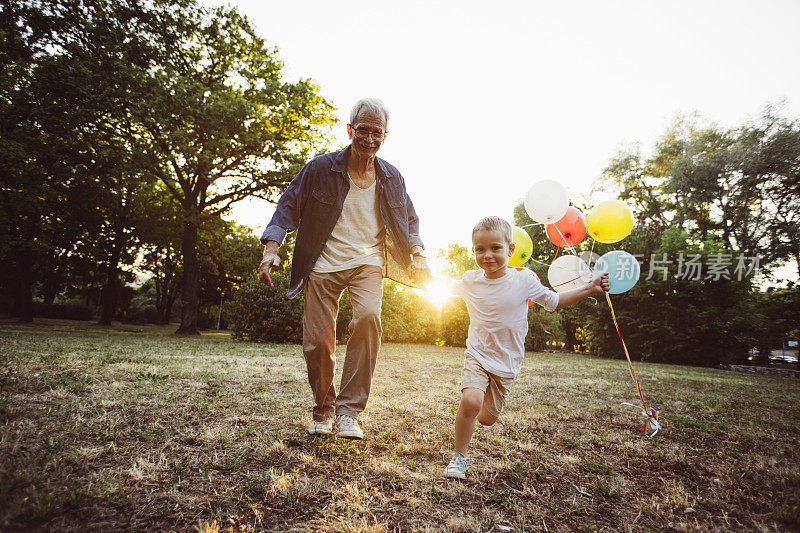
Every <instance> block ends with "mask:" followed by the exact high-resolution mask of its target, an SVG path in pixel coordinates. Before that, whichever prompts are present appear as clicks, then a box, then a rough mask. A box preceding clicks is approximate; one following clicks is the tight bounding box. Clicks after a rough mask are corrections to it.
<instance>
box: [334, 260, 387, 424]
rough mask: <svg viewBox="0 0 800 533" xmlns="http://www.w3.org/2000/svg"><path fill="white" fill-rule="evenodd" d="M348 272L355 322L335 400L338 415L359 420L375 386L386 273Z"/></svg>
mask: <svg viewBox="0 0 800 533" xmlns="http://www.w3.org/2000/svg"><path fill="white" fill-rule="evenodd" d="M353 270H355V272H352V271H348V273H349V275H350V279H348V281H347V291H348V292H349V293H350V301H351V302H352V303H353V320H352V321H351V322H350V324H349V326H348V327H349V330H350V340H349V341H348V342H347V352H346V354H345V359H344V366H343V367H342V386H341V387H340V389H341V390H340V391H339V396H338V397H337V398H336V415H337V417H338V416H339V415H346V416H351V417H353V418H357V417H358V414H359V413H360V412H361V411H363V410H364V408H365V407H366V405H367V400H368V399H369V391H370V388H371V386H372V374H373V373H374V372H375V364H376V362H377V360H378V350H379V349H380V347H381V297H382V296H383V285H382V281H383V274H382V272H381V269H380V268H379V267H377V266H372V265H367V266H363V267H358V268H356V269H353Z"/></svg>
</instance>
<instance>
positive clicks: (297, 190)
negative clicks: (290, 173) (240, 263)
mask: <svg viewBox="0 0 800 533" xmlns="http://www.w3.org/2000/svg"><path fill="white" fill-rule="evenodd" d="M309 166H310V163H309V164H307V165H306V166H305V167H303V170H301V171H300V173H299V174H297V176H295V177H294V179H293V180H292V182H291V183H290V184H289V186H288V187H287V188H286V190H285V191H284V192H283V194H282V195H281V197H280V199H279V200H278V205H277V206H275V213H274V214H273V215H272V219H271V220H270V221H269V224H267V227H266V229H265V230H264V233H263V235H261V242H262V243H263V244H264V255H263V257H262V259H261V263H260V264H259V265H258V269H257V272H258V279H259V280H260V281H261V283H263V284H265V285H267V286H268V287H274V285H273V284H272V278H270V276H269V271H270V269H271V268H272V269H275V268H278V266H279V265H280V259H279V258H278V248H279V247H280V245H281V243H282V242H283V239H284V238H285V237H286V233H287V231H292V230H295V229H297V227H298V226H299V225H300V214H301V213H302V210H303V206H304V205H305V201H306V197H307V192H308V182H309V180H310V178H309V175H310V169H309Z"/></svg>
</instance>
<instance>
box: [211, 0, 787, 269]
mask: <svg viewBox="0 0 800 533" xmlns="http://www.w3.org/2000/svg"><path fill="white" fill-rule="evenodd" d="M207 3H210V2H207ZM232 4H233V5H235V6H237V7H238V8H239V10H240V11H241V12H242V13H244V14H246V15H247V16H248V17H249V18H250V19H251V21H253V23H254V24H255V26H256V28H257V29H258V31H259V33H260V34H261V35H262V36H263V37H265V38H266V39H267V40H268V42H269V43H270V45H272V46H276V47H278V49H279V56H280V57H281V58H282V59H283V60H284V62H285V65H286V74H287V78H288V79H290V80H295V79H297V78H300V77H304V78H305V77H309V78H312V79H313V80H314V81H316V82H317V83H318V84H319V85H320V88H321V93H322V95H323V96H324V97H326V98H327V99H329V100H330V101H332V102H333V103H334V104H335V106H336V107H337V109H338V110H337V116H338V117H339V119H340V121H341V125H340V126H339V128H338V130H339V131H338V135H337V138H336V141H335V142H334V146H339V145H344V144H347V143H348V140H347V136H346V129H345V124H346V123H347V121H348V116H349V111H350V108H351V106H352V105H353V103H355V101H356V100H358V99H359V98H362V97H368V96H370V97H377V98H381V99H382V100H383V101H384V102H385V103H386V105H387V106H388V107H389V108H390V111H391V112H392V117H391V122H390V124H389V128H388V129H389V136H388V137H387V140H386V143H385V144H384V146H383V148H382V149H381V152H380V153H379V156H380V157H382V158H384V159H386V160H387V161H389V162H391V163H392V164H394V165H395V166H397V167H398V168H399V169H400V171H401V172H402V173H403V175H404V176H405V178H406V182H407V184H408V190H409V194H410V195H411V198H412V199H413V201H414V204H415V206H416V209H417V213H418V214H419V216H420V219H421V235H422V238H423V240H424V241H425V243H426V246H427V248H428V249H429V250H430V249H434V248H439V247H444V246H446V245H447V244H448V243H451V242H461V243H465V244H466V243H468V242H469V235H470V231H471V229H472V226H473V224H474V222H475V221H476V220H477V219H478V218H481V217H483V216H486V215H491V214H496V215H500V216H503V217H506V218H507V219H511V218H512V210H513V207H514V205H515V204H517V203H518V202H519V201H521V199H522V198H523V197H524V195H525V193H526V192H527V190H528V189H529V188H530V186H531V184H533V183H534V182H536V181H538V180H541V179H546V178H548V179H554V180H557V181H559V182H560V183H562V184H563V185H564V186H565V187H566V188H567V190H568V191H569V192H570V194H571V195H572V196H573V198H575V197H577V196H578V195H588V193H589V191H590V188H591V184H592V181H593V180H594V179H595V178H597V177H598V176H599V175H600V173H601V172H602V170H603V168H604V167H605V166H606V164H607V163H608V161H609V159H610V158H611V157H613V156H614V155H615V153H616V152H617V150H618V149H619V148H620V147H622V146H624V145H625V144H626V143H632V142H639V143H641V145H642V147H643V149H644V150H649V149H650V148H651V147H652V145H653V143H654V141H655V139H656V138H657V137H659V136H660V135H661V134H663V133H664V131H665V129H666V128H667V126H668V125H669V124H670V123H671V121H672V120H673V118H674V117H675V115H676V113H691V112H694V111H697V112H699V113H700V114H701V115H702V116H704V117H706V118H707V119H709V120H712V121H715V122H717V123H719V124H721V125H723V126H735V125H738V124H741V123H742V122H743V121H746V120H748V119H751V118H755V117H756V116H757V115H758V114H759V113H760V111H761V110H762V109H763V107H764V106H765V105H766V104H768V103H775V102H778V101H780V100H784V99H785V100H786V104H787V105H786V108H785V112H786V113H789V114H791V115H793V116H797V115H800V69H798V68H797V61H798V58H799V57H800V2H797V1H796V0H785V1H777V0H765V1H759V2H754V1H750V0H745V1H733V0H725V1H721V0H720V1H697V0H680V1H679V0H671V1H669V2H656V1H652V0H649V1H648V0H631V1H602V2H599V1H597V0H587V1H565V2H554V1H552V0H550V1H547V2H543V1H535V2H534V1H524V2H523V1H517V2H510V1H497V2H485V1H481V2H476V1H464V0H461V1H441V2H435V1H431V0H427V1H423V2H419V1H404V2H380V1H374V0H373V1H369V2H364V1H346V0H345V1H340V2H330V1H317V0H315V1H297V2H292V1H280V2H266V1H264V0H238V1H233V2H232ZM615 196H616V193H615V191H605V192H604V193H602V194H600V195H599V196H595V197H593V198H592V200H591V202H592V203H594V202H596V201H599V200H602V199H606V198H613V197H615ZM272 211H273V207H272V206H271V205H270V204H267V203H255V202H253V203H250V204H243V205H241V206H240V207H238V208H237V209H236V210H235V211H234V213H233V218H234V219H236V220H237V221H239V222H240V223H243V224H247V225H249V226H253V227H256V228H257V229H258V230H259V233H260V230H261V229H263V226H264V225H265V224H266V223H267V222H268V220H269V218H270V216H271V214H272ZM620 244H621V245H622V246H621V247H622V248H623V249H624V241H623V242H622V243H620ZM429 255H430V254H429Z"/></svg>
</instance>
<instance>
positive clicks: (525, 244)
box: [508, 226, 533, 267]
mask: <svg viewBox="0 0 800 533" xmlns="http://www.w3.org/2000/svg"><path fill="white" fill-rule="evenodd" d="M511 231H512V232H513V234H514V255H512V256H511V257H509V258H508V266H512V267H515V266H519V265H524V264H525V263H527V262H528V259H530V258H531V254H532V253H533V242H531V237H530V235H528V232H527V231H525V230H524V229H522V228H518V227H516V226H511Z"/></svg>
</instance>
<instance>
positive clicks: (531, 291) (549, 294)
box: [521, 270, 560, 311]
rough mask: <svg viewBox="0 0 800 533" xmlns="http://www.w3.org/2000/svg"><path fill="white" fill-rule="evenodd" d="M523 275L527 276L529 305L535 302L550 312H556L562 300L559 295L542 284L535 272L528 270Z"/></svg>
mask: <svg viewBox="0 0 800 533" xmlns="http://www.w3.org/2000/svg"><path fill="white" fill-rule="evenodd" d="M521 274H523V275H525V282H526V286H527V289H528V303H530V302H531V301H533V302H535V303H537V304H539V305H541V306H542V307H544V308H545V309H547V310H548V311H555V310H556V307H558V302H559V300H560V297H559V294H558V293H557V292H556V291H554V290H552V289H548V288H547V287H545V286H544V285H542V282H541V281H539V278H538V277H537V276H536V275H535V274H534V273H533V271H531V270H528V271H527V273H525V272H521Z"/></svg>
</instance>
